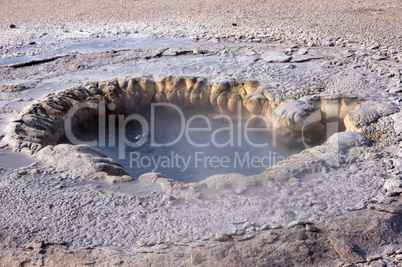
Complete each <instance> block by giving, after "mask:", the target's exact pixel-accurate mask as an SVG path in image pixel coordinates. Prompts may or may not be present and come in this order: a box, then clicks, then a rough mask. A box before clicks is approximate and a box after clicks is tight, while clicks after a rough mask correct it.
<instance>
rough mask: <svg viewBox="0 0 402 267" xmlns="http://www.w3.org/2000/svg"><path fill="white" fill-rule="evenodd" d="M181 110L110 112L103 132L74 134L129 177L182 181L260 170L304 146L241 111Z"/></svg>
mask: <svg viewBox="0 0 402 267" xmlns="http://www.w3.org/2000/svg"><path fill="white" fill-rule="evenodd" d="M152 110H153V111H152ZM181 113H182V114H181V115H182V117H181V115H180V112H179V111H178V110H176V109H173V108H170V107H153V108H149V109H147V110H145V111H144V112H142V113H141V114H138V115H131V116H137V117H135V118H134V117H128V116H123V115H119V116H116V115H112V116H111V117H110V118H109V121H107V122H106V123H105V125H106V131H99V124H94V125H91V126H89V127H86V128H85V129H81V130H80V132H79V133H78V134H77V136H79V137H80V138H85V140H97V143H98V144H97V146H96V147H97V148H99V149H100V150H102V151H104V152H106V153H107V155H108V156H109V157H111V158H112V159H114V160H115V161H117V162H119V163H120V164H122V165H123V166H124V167H125V169H126V171H127V172H128V173H129V174H130V175H132V176H133V177H138V176H140V175H142V174H144V173H147V172H160V173H162V174H164V175H165V176H167V177H170V178H174V179H176V180H179V181H183V182H197V181H200V180H203V179H205V178H206V177H208V176H211V175H214V174H222V173H240V174H243V175H254V174H261V173H263V172H264V171H265V170H266V169H267V168H268V167H270V166H272V165H275V164H277V163H279V162H280V161H282V160H284V159H285V158H286V157H288V156H290V155H292V154H295V153H299V152H300V151H301V150H303V149H304V148H305V147H304V146H303V144H300V143H299V144H297V143H295V142H293V141H294V139H295V137H292V138H291V140H290V143H289V140H288V141H284V140H287V139H286V138H283V136H280V135H276V136H275V134H274V132H272V131H271V130H272V129H270V127H269V125H267V124H266V123H265V121H263V120H262V119H258V118H256V119H253V120H249V121H247V120H248V119H249V118H248V117H244V116H242V115H241V114H238V115H236V116H230V117H229V116H226V115H217V114H216V113H212V112H206V111H194V110H192V111H190V110H181ZM139 115H140V116H141V117H139ZM139 118H140V119H139ZM141 119H142V124H141V122H140V121H141ZM124 120H126V121H124ZM145 122H146V123H145ZM146 124H147V126H146ZM146 128H148V129H149V131H148V132H146ZM245 128H247V129H248V130H247V131H246V132H245ZM288 139H289V138H288Z"/></svg>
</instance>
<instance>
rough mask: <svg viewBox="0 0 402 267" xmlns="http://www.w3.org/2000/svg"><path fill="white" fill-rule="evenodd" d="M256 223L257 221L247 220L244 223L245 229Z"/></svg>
mask: <svg viewBox="0 0 402 267" xmlns="http://www.w3.org/2000/svg"><path fill="white" fill-rule="evenodd" d="M254 225H255V223H253V222H250V221H247V222H246V223H245V224H243V226H242V227H243V228H244V229H247V228H250V227H252V226H254Z"/></svg>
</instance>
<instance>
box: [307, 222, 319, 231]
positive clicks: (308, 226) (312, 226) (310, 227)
mask: <svg viewBox="0 0 402 267" xmlns="http://www.w3.org/2000/svg"><path fill="white" fill-rule="evenodd" d="M306 231H307V232H314V233H316V232H319V231H320V229H318V228H317V227H315V226H314V225H311V224H306Z"/></svg>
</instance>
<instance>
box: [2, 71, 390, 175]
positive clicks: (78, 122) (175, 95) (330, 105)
mask: <svg viewBox="0 0 402 267" xmlns="http://www.w3.org/2000/svg"><path fill="white" fill-rule="evenodd" d="M152 103H160V104H162V103H168V104H171V105H174V106H176V107H179V108H181V109H185V110H187V111H189V110H193V111H194V110H198V111H202V112H204V115H205V114H207V115H208V114H221V116H234V115H236V114H240V113H241V114H242V117H243V118H260V119H264V120H265V121H266V122H267V125H269V127H270V128H271V130H272V131H274V132H275V136H276V137H277V138H278V139H279V140H280V142H279V143H281V144H286V145H287V146H288V147H289V146H290V147H292V146H293V147H294V146H295V144H303V147H302V148H306V147H309V146H310V145H311V146H312V145H315V144H318V143H322V142H323V141H325V140H326V139H327V138H328V137H329V136H330V135H332V134H333V133H336V132H339V131H343V130H345V129H346V130H349V131H357V132H359V131H360V132H361V131H362V127H363V126H367V125H369V124H370V123H371V122H374V121H376V120H377V119H378V118H379V117H380V116H386V115H387V114H388V115H389V114H392V113H395V112H396V110H394V109H392V108H391V107H387V108H386V106H382V105H381V104H380V103H376V102H372V101H365V100H364V99H361V98H359V97H357V96H353V95H343V94H337V95H326V94H322V95H312V96H305V97H303V98H301V99H299V100H288V101H283V102H280V101H278V100H277V99H275V98H274V97H273V96H272V95H271V94H270V93H269V91H268V90H267V88H266V86H265V85H263V84H259V83H258V82H254V81H250V82H247V83H237V82H233V81H231V82H229V81H214V82H208V81H207V80H206V79H204V78H199V77H170V76H169V77H158V76H152V77H151V76H146V77H145V76H142V77H126V78H118V79H113V80H108V81H102V82H88V83H85V84H83V85H82V86H78V87H74V88H72V89H68V90H64V91H61V92H59V93H56V94H50V95H48V96H47V97H46V98H44V99H43V100H41V101H39V102H38V103H35V104H33V105H31V106H30V107H28V108H27V109H26V110H25V111H24V112H23V113H22V114H21V116H20V119H18V120H16V121H14V122H12V123H11V124H10V125H9V128H8V134H7V135H6V137H5V138H4V140H5V141H6V142H7V143H8V144H9V145H10V146H11V147H12V148H14V149H15V150H16V151H18V152H24V153H28V154H31V155H33V156H34V157H35V158H37V159H38V160H40V161H42V162H44V163H48V164H52V165H57V166H59V167H60V168H62V169H63V168H72V167H71V166H74V165H76V166H77V167H78V166H79V168H78V169H79V170H77V172H80V171H81V173H85V174H86V176H88V177H93V176H94V175H95V176H96V177H99V176H102V175H103V176H108V177H109V179H110V180H111V181H126V180H130V179H132V177H131V176H130V175H129V174H131V175H132V176H137V175H139V174H140V172H141V171H149V170H148V169H146V168H145V169H143V170H140V172H134V173H130V172H129V171H128V170H127V168H124V166H123V165H124V164H123V165H121V164H120V163H117V162H116V161H115V160H113V159H111V158H109V157H108V156H111V157H112V158H113V156H112V154H113V152H111V151H110V150H109V151H108V150H106V153H107V154H105V153H104V152H102V151H100V150H98V149H95V148H93V146H94V147H99V142H95V143H89V144H84V145H83V144H82V143H81V144H80V143H77V142H71V138H68V137H71V136H72V137H75V135H74V133H73V132H74V131H77V129H78V130H80V131H81V133H82V132H87V130H83V129H86V128H85V127H88V125H91V124H94V123H95V124H96V123H97V122H99V121H108V125H109V126H108V129H110V125H113V123H110V120H114V122H116V121H118V122H122V123H123V124H124V126H127V125H128V119H127V117H130V116H134V117H135V116H136V115H139V114H140V113H141V112H144V110H146V109H148V108H149V107H150V105H151V104H152ZM123 115H125V116H123ZM121 116H122V117H121ZM158 116H159V117H160V118H162V117H163V116H161V115H160V114H159V115H158ZM158 116H157V117H158ZM131 118H132V117H131ZM135 118H137V117H135ZM238 118H239V117H238ZM145 121H146V120H145ZM166 122H168V121H167V120H165V124H161V125H159V126H158V127H159V128H158V129H159V130H158V131H159V132H161V133H166V132H169V131H171V130H172V129H174V128H176V127H177V126H175V125H174V124H173V125H169V123H166ZM98 127H101V128H102V130H103V132H104V133H107V129H106V128H107V127H106V125H105V124H102V125H100V124H98ZM134 128H135V127H134ZM117 132H118V133H121V130H118V131H117ZM212 132H213V131H212V130H211V132H210V133H209V134H208V133H207V134H204V135H199V136H198V137H199V138H203V137H207V138H208V137H210V135H211V133H212ZM265 134H266V135H267V136H264V134H263V135H262V136H263V138H268V139H269V137H272V132H266V133H265ZM84 135H85V134H84ZM113 135H114V133H113V134H109V135H108V136H107V139H108V140H109V139H110V138H111V137H112V136H113ZM124 135H125V133H124ZM137 136H140V137H141V136H142V133H141V132H138V133H135V134H134V137H137ZM260 137H261V136H260ZM105 138H106V137H103V139H105ZM114 138H119V136H118V135H116V136H114ZM73 139H74V138H73ZM112 139H113V138H112ZM66 140H68V141H69V142H66ZM66 143H67V144H66ZM68 143H69V144H68ZM133 143H135V142H134V140H131V141H130V140H127V142H126V143H125V145H126V144H129V146H131V144H133ZM182 146H185V144H180V147H182ZM144 149H145V148H144ZM239 149H240V150H241V149H244V150H245V151H246V150H251V148H250V147H241V148H239ZM103 151H105V150H103ZM155 151H157V152H156V156H162V154H163V153H164V152H163V149H161V150H158V148H155V150H154V151H150V152H149V155H150V154H152V153H155ZM216 151H219V149H216ZM221 151H222V150H221ZM231 151H232V152H234V151H236V148H232V150H231ZM299 151H300V149H296V151H295V152H296V153H297V152H299ZM130 152H136V151H135V150H131V151H130ZM165 152H166V151H165ZM275 152H277V151H275ZM288 152H289V151H288ZM288 152H287V153H288ZM293 152H294V151H292V153H293ZM119 153H120V151H119ZM137 153H138V151H137ZM224 153H227V152H224ZM285 154H286V153H285ZM285 154H283V155H281V156H285ZM131 155H132V154H131ZM134 155H136V154H134ZM119 156H121V155H119ZM228 157H229V159H230V158H232V157H233V156H228ZM131 163H132V162H131ZM131 166H132V165H131ZM126 167H127V165H126ZM140 169H141V166H140ZM137 170H138V168H137ZM151 171H157V169H156V170H154V169H152V170H151ZM252 171H253V172H254V171H255V170H252ZM258 171H261V170H260V169H258ZM246 174H248V173H246ZM171 175H174V176H175V177H171V178H175V179H177V175H180V174H179V173H177V172H176V173H174V174H171ZM208 175H209V174H205V176H204V177H207V176H208ZM190 176H191V175H190ZM110 177H112V178H110Z"/></svg>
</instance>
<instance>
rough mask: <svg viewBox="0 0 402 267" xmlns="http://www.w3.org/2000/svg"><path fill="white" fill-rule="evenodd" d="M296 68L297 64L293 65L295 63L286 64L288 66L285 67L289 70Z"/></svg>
mask: <svg viewBox="0 0 402 267" xmlns="http://www.w3.org/2000/svg"><path fill="white" fill-rule="evenodd" d="M295 68H296V65H293V64H289V65H286V67H285V69H287V70H292V69H295Z"/></svg>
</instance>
